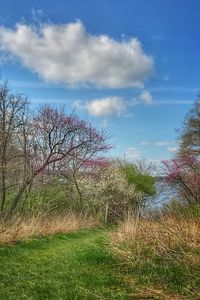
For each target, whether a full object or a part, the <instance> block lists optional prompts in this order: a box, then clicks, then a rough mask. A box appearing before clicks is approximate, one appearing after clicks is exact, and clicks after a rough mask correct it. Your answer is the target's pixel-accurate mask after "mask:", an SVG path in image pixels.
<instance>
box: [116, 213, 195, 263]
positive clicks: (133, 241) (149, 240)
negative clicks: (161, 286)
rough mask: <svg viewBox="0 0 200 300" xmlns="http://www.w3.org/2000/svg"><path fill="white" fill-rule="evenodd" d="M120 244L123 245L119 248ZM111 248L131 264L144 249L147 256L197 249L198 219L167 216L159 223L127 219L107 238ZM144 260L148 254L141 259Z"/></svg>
mask: <svg viewBox="0 0 200 300" xmlns="http://www.w3.org/2000/svg"><path fill="white" fill-rule="evenodd" d="M122 245H123V246H122ZM111 246H112V249H113V250H114V251H115V252H117V253H118V254H120V255H122V256H123V257H124V258H126V259H127V260H129V259H130V258H131V260H132V262H133V261H134V259H135V260H138V259H140V255H142V253H143V252H144V250H145V249H146V248H148V250H149V251H150V250H151V255H152V254H153V255H161V256H163V255H166V256H170V255H173V254H175V253H176V252H179V253H180V252H182V253H183V254H184V255H186V254H187V252H188V251H189V252H191V251H192V250H194V252H195V251H196V250H200V219H187V220H185V219H183V218H174V217H167V218H162V219H161V220H159V221H152V220H139V219H131V220H128V221H126V222H123V223H121V224H120V225H119V227H118V229H117V230H116V231H115V232H114V233H113V234H112V236H111ZM145 257H146V259H148V255H147V256H145Z"/></svg>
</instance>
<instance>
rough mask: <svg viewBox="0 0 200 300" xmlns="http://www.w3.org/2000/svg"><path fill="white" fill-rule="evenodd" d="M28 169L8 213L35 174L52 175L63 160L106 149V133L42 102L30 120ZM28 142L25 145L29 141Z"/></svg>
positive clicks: (78, 157) (10, 212)
mask: <svg viewBox="0 0 200 300" xmlns="http://www.w3.org/2000/svg"><path fill="white" fill-rule="evenodd" d="M30 123H31V125H30V128H31V129H29V131H30V143H31V147H30V153H29V164H30V169H31V172H29V173H28V174H27V176H26V178H25V180H23V182H22V184H21V186H20V188H19V190H18V193H17V194H16V195H15V197H14V199H13V201H12V205H11V207H10V210H9V214H8V216H11V215H12V213H13V211H14V210H15V208H16V207H17V205H18V203H19V201H20V199H21V197H22V195H23V194H24V192H25V190H26V189H27V188H28V187H29V186H30V185H31V184H32V183H33V180H34V179H35V177H36V176H38V175H39V174H45V175H46V176H48V174H52V173H54V172H57V171H58V170H60V165H61V164H62V162H63V161H64V160H67V161H72V160H74V159H75V158H76V159H79V160H80V158H81V157H84V156H85V155H86V153H87V154H88V155H92V154H94V153H97V152H99V151H103V150H105V149H108V148H109V146H108V145H107V142H106V140H107V136H106V134H105V133H103V132H98V131H97V130H96V129H95V128H93V127H91V125H90V124H89V123H87V122H85V121H82V120H80V119H79V118H78V117H77V116H75V115H73V114H72V115H66V114H65V113H64V112H63V111H59V110H58V109H56V108H52V107H51V106H48V105H46V106H45V107H43V108H41V110H40V111H39V112H38V114H37V115H36V116H35V117H34V118H33V119H31V121H30ZM30 143H29V144H30Z"/></svg>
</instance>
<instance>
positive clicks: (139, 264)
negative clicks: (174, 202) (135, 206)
mask: <svg viewBox="0 0 200 300" xmlns="http://www.w3.org/2000/svg"><path fill="white" fill-rule="evenodd" d="M110 240H111V241H110V248H111V251H112V253H113V254H114V255H116V256H118V257H121V259H122V261H123V263H125V265H127V266H129V267H130V269H129V268H128V270H131V271H129V272H130V278H132V285H133V286H135V287H136V291H137V292H138V295H137V294H136V295H134V297H133V299H146V298H147V299H165V300H168V299H170V300H172V299H179V300H183V299H200V288H199V282H200V271H199V270H200V219H187V220H184V219H183V218H175V217H168V218H163V219H162V220H159V221H149V220H138V219H132V220H129V221H126V222H124V223H122V224H120V225H119V227H118V228H117V230H116V231H115V232H114V233H111V238H110ZM179 278H182V279H180V280H179ZM179 282H180V285H179ZM137 297H138V298H137Z"/></svg>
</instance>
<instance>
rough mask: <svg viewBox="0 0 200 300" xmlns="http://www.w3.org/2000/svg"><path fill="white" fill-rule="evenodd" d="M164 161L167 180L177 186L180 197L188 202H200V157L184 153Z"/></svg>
mask: <svg viewBox="0 0 200 300" xmlns="http://www.w3.org/2000/svg"><path fill="white" fill-rule="evenodd" d="M162 163H163V171H164V175H165V179H166V182H167V183H168V184H170V185H172V186H174V187H175V188H176V191H177V193H178V195H179V196H180V198H181V199H182V200H184V201H186V202H187V203H188V204H194V203H200V159H199V158H198V157H197V156H194V155H188V154H183V155H179V156H178V157H176V158H174V159H172V160H165V161H163V162H162Z"/></svg>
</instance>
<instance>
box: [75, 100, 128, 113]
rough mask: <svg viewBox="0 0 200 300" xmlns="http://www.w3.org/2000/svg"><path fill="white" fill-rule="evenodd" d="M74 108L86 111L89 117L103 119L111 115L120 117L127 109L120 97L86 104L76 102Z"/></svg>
mask: <svg viewBox="0 0 200 300" xmlns="http://www.w3.org/2000/svg"><path fill="white" fill-rule="evenodd" d="M75 107H76V108H78V109H84V110H86V111H87V112H88V113H89V114H90V115H91V116H94V117H103V116H104V117H105V116H111V115H118V116H120V115H121V113H123V112H124V111H125V109H126V107H127V103H126V102H125V100H124V99H123V98H122V97H107V98H101V99H95V100H92V101H88V102H86V103H83V102H80V101H78V102H76V103H75Z"/></svg>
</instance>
